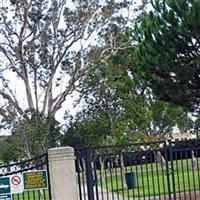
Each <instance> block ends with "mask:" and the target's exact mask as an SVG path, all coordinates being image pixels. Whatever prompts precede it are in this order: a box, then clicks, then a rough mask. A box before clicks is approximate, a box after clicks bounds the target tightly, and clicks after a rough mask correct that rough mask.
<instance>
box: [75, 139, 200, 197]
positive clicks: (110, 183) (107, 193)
mask: <svg viewBox="0 0 200 200" xmlns="http://www.w3.org/2000/svg"><path fill="white" fill-rule="evenodd" d="M199 157H200V141H199V140H190V141H175V142H171V141H169V143H167V142H165V141H160V142H149V143H137V144H129V145H123V146H103V147H97V148H82V149H76V170H77V179H78V186H79V188H78V190H79V199H80V200H145V199H148V200H153V199H154V200H157V199H159V200H168V199H169V200H170V199H171V200H172V199H173V200H175V199H177V200H179V199H181V200H197V199H199V198H200V171H199V170H200V160H199Z"/></svg>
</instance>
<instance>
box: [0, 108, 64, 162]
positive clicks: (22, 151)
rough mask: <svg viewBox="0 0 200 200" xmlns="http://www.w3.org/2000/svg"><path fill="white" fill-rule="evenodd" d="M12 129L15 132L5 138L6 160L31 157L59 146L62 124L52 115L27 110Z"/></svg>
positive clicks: (4, 157) (4, 155)
mask: <svg viewBox="0 0 200 200" xmlns="http://www.w3.org/2000/svg"><path fill="white" fill-rule="evenodd" d="M26 115H30V116H31V117H30V119H29V118H27V117H26V116H23V117H21V119H20V120H18V123H17V124H16V125H15V127H14V128H13V129H12V131H13V134H12V135H10V136H8V138H7V139H5V141H4V143H5V145H4V148H3V150H2V152H3V153H2V157H3V159H4V160H17V159H21V158H23V159H30V158H31V157H32V156H38V155H40V154H42V153H44V152H46V151H47V150H48V149H49V148H51V147H55V146H58V143H57V142H58V141H59V140H60V134H61V126H60V124H59V123H58V122H57V121H56V120H55V119H54V118H52V117H50V116H48V117H46V116H44V115H43V114H41V113H36V112H34V113H30V112H26Z"/></svg>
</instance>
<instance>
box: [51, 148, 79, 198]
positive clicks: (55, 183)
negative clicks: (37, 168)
mask: <svg viewBox="0 0 200 200" xmlns="http://www.w3.org/2000/svg"><path fill="white" fill-rule="evenodd" d="M48 158H49V174H50V185H51V198H52V200H78V195H77V182H76V170H75V156H74V149H73V148H72V147H61V148H52V149H49V150H48Z"/></svg>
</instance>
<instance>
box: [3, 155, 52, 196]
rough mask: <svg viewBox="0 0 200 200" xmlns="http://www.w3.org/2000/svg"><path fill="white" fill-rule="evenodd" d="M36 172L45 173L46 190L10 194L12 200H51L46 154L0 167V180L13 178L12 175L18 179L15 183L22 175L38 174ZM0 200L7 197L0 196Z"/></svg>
mask: <svg viewBox="0 0 200 200" xmlns="http://www.w3.org/2000/svg"><path fill="white" fill-rule="evenodd" d="M38 170H39V172H43V170H46V171H47V179H48V180H47V181H48V187H47V189H32V190H27V191H24V192H22V193H15V194H12V200H51V197H50V181H49V170H48V155H47V153H45V154H42V155H40V156H38V157H35V158H32V159H29V160H23V161H20V162H16V163H9V164H4V165H1V166H0V179H1V178H2V177H11V176H12V177H13V176H14V175H16V177H19V178H18V180H17V178H16V180H15V181H16V183H17V182H19V181H21V180H20V179H21V178H20V177H21V176H22V175H23V173H25V172H27V173H28V172H38ZM40 170H41V171H40ZM45 173H46V172H45ZM0 199H7V197H5V198H4V197H1V196H0ZM9 199H10V198H9Z"/></svg>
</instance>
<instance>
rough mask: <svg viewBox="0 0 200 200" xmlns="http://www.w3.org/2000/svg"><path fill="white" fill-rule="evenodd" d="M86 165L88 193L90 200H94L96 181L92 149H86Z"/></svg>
mask: <svg viewBox="0 0 200 200" xmlns="http://www.w3.org/2000/svg"><path fill="white" fill-rule="evenodd" d="M85 165H86V180H87V192H88V200H94V180H93V174H92V172H93V170H94V169H93V168H92V158H91V150H90V148H86V149H85Z"/></svg>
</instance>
